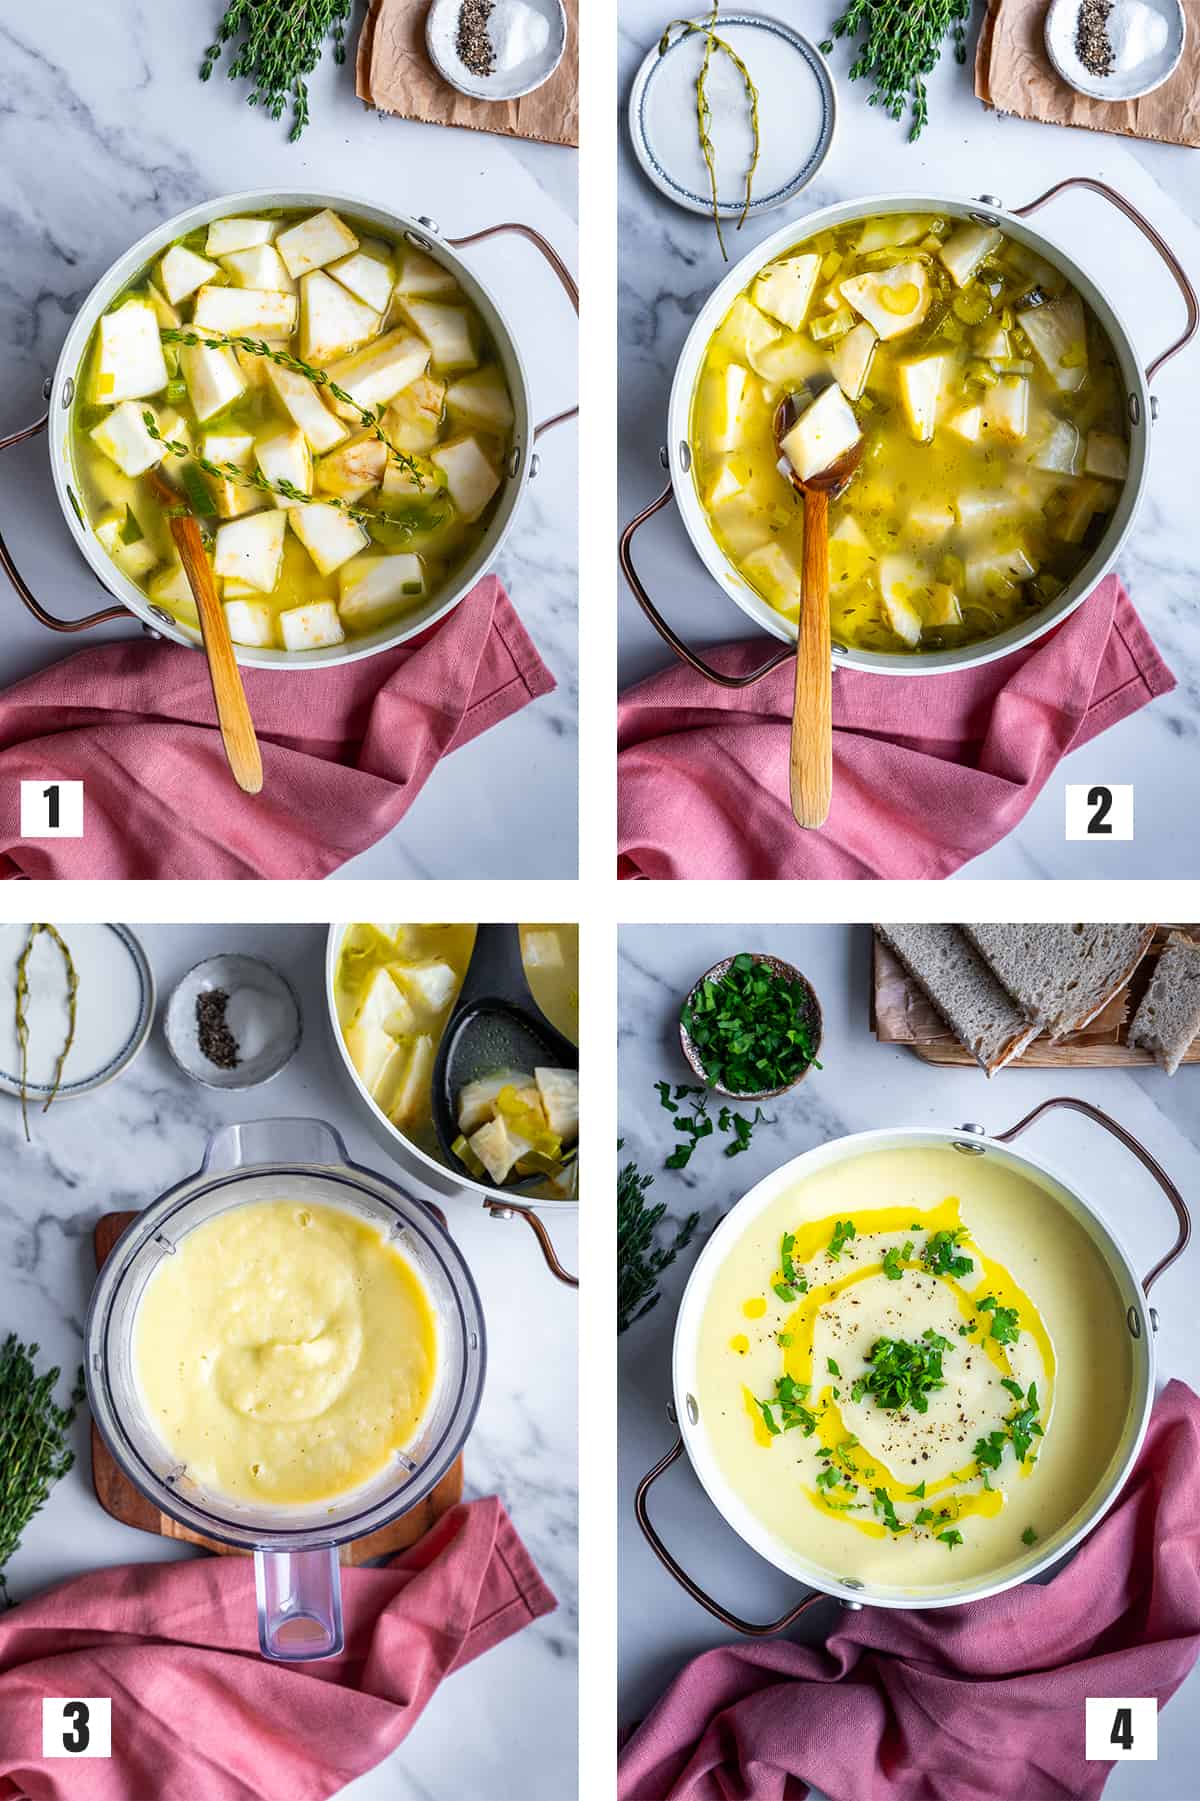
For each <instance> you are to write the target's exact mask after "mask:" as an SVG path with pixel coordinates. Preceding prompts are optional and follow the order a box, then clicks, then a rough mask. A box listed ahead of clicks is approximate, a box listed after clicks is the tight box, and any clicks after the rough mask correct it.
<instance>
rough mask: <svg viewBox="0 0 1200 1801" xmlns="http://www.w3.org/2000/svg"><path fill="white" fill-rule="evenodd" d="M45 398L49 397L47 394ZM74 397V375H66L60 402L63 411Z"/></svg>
mask: <svg viewBox="0 0 1200 1801" xmlns="http://www.w3.org/2000/svg"><path fill="white" fill-rule="evenodd" d="M46 398H47V399H49V395H47V396H46ZM74 398H75V377H74V376H73V375H68V377H67V379H66V381H65V382H64V383H63V391H62V400H61V402H60V405H61V406H62V408H63V410H64V412H65V410H66V409H67V407H69V406H70V404H71V402H72V401H73V400H74Z"/></svg>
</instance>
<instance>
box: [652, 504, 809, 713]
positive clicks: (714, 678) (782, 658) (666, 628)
mask: <svg viewBox="0 0 1200 1801" xmlns="http://www.w3.org/2000/svg"><path fill="white" fill-rule="evenodd" d="M674 498H675V487H674V483H673V482H668V483H667V485H666V487H665V488H664V489H663V491H662V493H661V494H660V495H659V496H658V497H657V499H655V500H652V501H651V502H650V505H649V506H648V507H643V508H642V510H641V512H640V513H639V514H638V515H637V518H636V519H631V520H630V522H629V524H628V525H627V526H626V527H625V530H624V531H623V532H622V533H621V544H620V550H619V555H620V558H621V569H622V571H623V573H624V576H625V580H626V581H627V582H628V583H629V586H630V587H631V588H632V589H633V593H634V597H635V599H636V600H637V603H638V605H639V606H640V607H641V609H642V611H643V613H644V614H645V615H646V617H647V619H648V620H649V621H650V623H651V625H652V626H653V627H654V629H655V631H656V632H657V633H658V635H659V637H660V638H661V639H662V640H663V642H664V643H665V644H667V645H669V646H670V648H671V649H672V650H673V651H674V652H675V655H676V656H677V657H678V658H679V659H680V661H681V662H684V663H687V664H690V666H691V667H692V668H693V669H694V670H695V671H696V673H697V675H702V676H704V677H705V678H706V680H708V681H710V682H715V683H716V684H717V686H718V687H719V688H749V687H750V686H751V685H752V683H754V682H757V681H761V680H762V678H763V676H764V675H770V673H771V671H772V669H778V668H779V665H780V664H781V663H786V662H787V660H788V658H789V657H794V656H795V654H796V652H795V648H794V646H792V645H787V646H785V647H784V649H783V650H778V651H776V652H775V654H774V656H772V657H768V659H767V661H766V662H765V663H764V664H763V665H762V667H761V668H759V669H752V670H751V671H750V673H749V675H726V674H725V673H724V671H722V670H720V669H714V668H713V665H712V664H711V663H708V662H706V661H705V659H704V658H703V657H702V656H701V655H700V653H699V651H697V650H693V649H692V648H691V646H690V645H688V644H685V643H684V641H683V639H682V638H681V637H680V636H679V634H678V632H676V630H675V628H674V627H673V626H671V625H668V624H667V621H666V620H665V619H664V618H663V616H662V614H661V613H660V612H659V610H658V608H657V607H656V606H655V604H654V602H653V601H652V600H651V598H650V596H649V594H648V593H647V592H646V588H645V585H644V583H643V581H642V578H641V576H640V575H639V574H638V572H637V570H636V569H635V568H634V564H633V535H634V533H635V532H636V531H637V530H639V528H640V527H641V526H643V525H645V523H646V521H647V519H653V517H654V515H655V513H657V512H660V511H661V510H662V508H663V507H665V506H666V504H667V502H668V501H669V500H673V499H674Z"/></svg>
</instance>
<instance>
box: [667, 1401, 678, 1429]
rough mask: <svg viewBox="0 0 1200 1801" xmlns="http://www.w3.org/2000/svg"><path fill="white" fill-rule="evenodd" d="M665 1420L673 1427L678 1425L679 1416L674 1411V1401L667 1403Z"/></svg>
mask: <svg viewBox="0 0 1200 1801" xmlns="http://www.w3.org/2000/svg"><path fill="white" fill-rule="evenodd" d="M667 1418H668V1419H669V1420H670V1422H671V1424H672V1425H673V1426H677V1425H678V1424H679V1415H678V1414H677V1413H676V1411H675V1403H674V1401H668V1402H667Z"/></svg>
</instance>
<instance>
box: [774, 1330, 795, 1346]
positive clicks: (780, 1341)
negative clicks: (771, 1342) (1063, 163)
mask: <svg viewBox="0 0 1200 1801" xmlns="http://www.w3.org/2000/svg"><path fill="white" fill-rule="evenodd" d="M791 1342H792V1335H791V1333H790V1332H776V1334H775V1343H776V1344H777V1345H782V1346H783V1348H784V1350H785V1351H786V1350H787V1348H788V1346H789V1345H790V1344H791Z"/></svg>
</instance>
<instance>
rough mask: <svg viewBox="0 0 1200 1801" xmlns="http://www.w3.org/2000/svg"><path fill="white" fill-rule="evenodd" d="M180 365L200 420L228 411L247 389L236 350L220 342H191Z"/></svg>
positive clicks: (203, 420) (186, 346)
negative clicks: (218, 343) (234, 351)
mask: <svg viewBox="0 0 1200 1801" xmlns="http://www.w3.org/2000/svg"><path fill="white" fill-rule="evenodd" d="M179 367H180V370H181V372H182V375H183V379H184V381H185V382H186V383H187V390H188V396H189V398H190V399H191V403H192V409H193V411H194V412H195V415H196V417H197V419H198V420H199V421H200V423H201V424H202V425H203V424H204V422H205V420H207V419H211V418H213V417H214V416H215V415H216V414H217V413H221V412H224V410H225V408H226V407H227V406H232V404H233V402H234V401H235V400H236V399H237V398H238V396H239V395H240V394H244V393H245V391H246V380H245V377H244V376H243V374H242V372H241V370H240V369H239V368H238V365H237V361H236V359H235V358H234V356H233V353H232V351H230V350H226V349H224V348H223V347H221V346H219V345H216V344H187V345H185V346H184V348H183V349H182V350H181V352H180V354H179Z"/></svg>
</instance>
